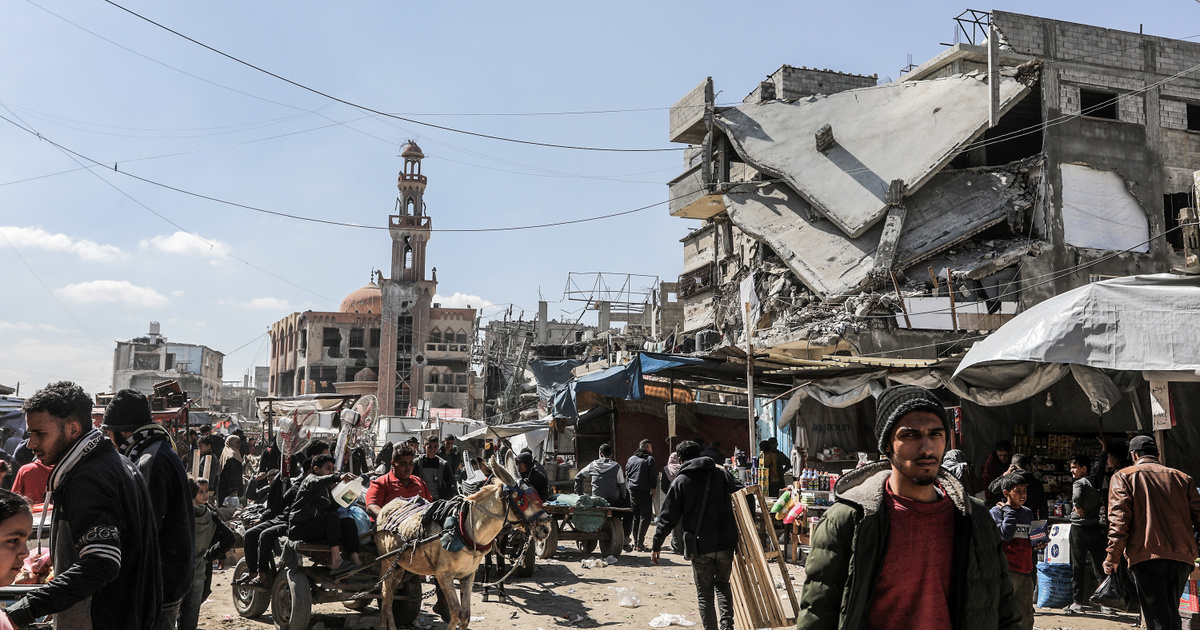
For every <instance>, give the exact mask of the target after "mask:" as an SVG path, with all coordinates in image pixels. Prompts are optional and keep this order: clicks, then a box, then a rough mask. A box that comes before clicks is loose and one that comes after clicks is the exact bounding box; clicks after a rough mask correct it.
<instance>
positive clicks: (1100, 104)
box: [1079, 88, 1119, 120]
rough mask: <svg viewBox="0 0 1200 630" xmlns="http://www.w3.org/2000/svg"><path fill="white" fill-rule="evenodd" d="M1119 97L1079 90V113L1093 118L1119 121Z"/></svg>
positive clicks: (1106, 93)
mask: <svg viewBox="0 0 1200 630" xmlns="http://www.w3.org/2000/svg"><path fill="white" fill-rule="evenodd" d="M1117 98H1118V97H1117V95H1116V94H1113V93H1111V92H1098V91H1096V90H1089V89H1086V88H1079V113H1080V114H1081V115H1083V116H1090V117H1092V118H1108V119H1110V120H1118V119H1119V116H1118V115H1117Z"/></svg>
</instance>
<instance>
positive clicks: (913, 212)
mask: <svg viewBox="0 0 1200 630" xmlns="http://www.w3.org/2000/svg"><path fill="white" fill-rule="evenodd" d="M990 23H991V25H992V26H994V27H995V31H996V34H997V42H996V46H995V49H994V50H993V53H992V54H993V56H994V57H995V58H996V59H997V60H998V63H996V64H995V66H996V71H995V74H994V75H993V76H991V77H989V64H988V46H987V35H986V26H985V27H984V29H985V30H984V31H983V32H982V36H981V37H978V38H975V39H974V43H970V42H968V43H960V44H956V45H954V46H951V47H949V48H948V49H947V50H946V51H945V52H943V53H942V54H940V55H938V56H937V57H935V58H934V59H931V60H929V61H928V62H926V63H924V64H922V65H920V66H918V67H915V68H912V69H911V70H910V71H909V72H907V73H906V74H904V75H903V76H901V78H900V80H898V81H894V82H890V83H883V84H879V85H876V77H875V76H874V75H872V76H862V75H853V74H846V73H840V72H834V71H830V70H817V69H811V68H795V67H791V66H786V65H785V66H783V67H781V68H780V69H779V70H777V71H776V72H774V73H773V74H771V75H770V76H769V77H768V78H767V79H766V80H765V81H763V82H761V83H760V84H759V86H758V87H756V88H755V89H754V90H753V91H752V92H751V93H750V94H749V95H748V96H747V97H746V98H745V99H744V101H743V103H742V104H740V105H737V106H734V107H720V106H717V105H716V104H715V101H714V86H713V84H712V80H711V79H706V80H705V81H704V82H702V83H701V84H700V85H699V86H697V87H696V88H695V89H693V90H692V91H691V92H689V93H688V94H687V95H686V96H684V97H683V98H682V99H681V100H680V101H679V102H678V103H676V105H675V106H674V107H673V108H672V111H671V118H670V140H671V141H673V142H679V143H686V144H688V145H689V146H688V149H687V150H686V152H685V161H684V166H685V170H684V172H683V173H682V174H681V175H679V176H678V177H676V178H675V179H674V180H672V181H671V182H670V184H669V190H670V212H671V214H672V215H673V216H677V217H681V218H687V219H691V220H694V221H699V225H698V226H697V228H696V229H695V230H694V231H693V232H692V233H691V234H689V235H688V236H687V237H685V238H684V239H682V242H683V245H684V272H683V274H681V275H680V277H679V282H678V286H679V297H680V299H681V300H682V302H683V308H684V324H683V332H684V333H685V334H686V335H688V336H690V337H692V338H693V339H694V340H695V344H696V349H697V350H710V349H713V348H717V347H721V346H728V345H739V344H740V345H741V346H742V347H744V346H745V341H746V340H745V334H744V332H743V331H744V321H743V319H744V309H743V304H744V302H743V300H742V298H741V297H740V296H739V286H740V285H741V283H742V282H743V281H744V280H746V278H747V277H750V276H753V280H752V282H753V289H754V293H755V296H756V298H757V300H758V302H759V305H760V306H759V309H758V310H757V311H756V312H755V313H754V316H755V317H756V318H757V319H756V321H754V322H752V323H753V324H755V329H756V332H755V333H754V338H753V341H754V346H755V348H756V349H759V348H761V349H763V350H764V351H770V352H775V353H778V354H781V355H784V356H791V357H795V358H802V359H820V358H821V357H822V356H826V355H833V354H840V355H860V354H862V355H866V354H877V355H886V356H903V357H911V358H936V357H938V356H946V355H947V354H949V353H951V352H954V351H957V350H960V349H961V348H963V347H965V346H968V345H969V344H970V342H971V340H972V339H974V338H977V336H976V337H972V336H971V335H969V334H965V333H967V332H968V331H969V332H970V333H971V334H975V333H979V332H982V333H986V332H987V331H991V330H995V329H996V328H998V327H999V326H1000V325H1001V324H1002V323H1003V322H1004V321H1007V320H1008V319H1010V318H1011V317H1012V316H1013V315H1014V314H1015V313H1016V312H1018V311H1019V310H1022V309H1024V308H1027V307H1028V306H1030V305H1032V304H1034V303H1037V302H1040V301H1042V300H1044V299H1046V298H1048V297H1050V296H1053V295H1056V294H1058V293H1061V292H1063V291H1066V290H1069V289H1071V288H1074V287H1077V286H1080V285H1082V284H1085V283H1087V282H1089V281H1092V280H1095V279H1097V278H1106V277H1113V276H1124V275H1130V274H1142V273H1154V272H1163V271H1168V270H1169V269H1170V268H1171V267H1172V265H1179V264H1180V263H1181V262H1182V259H1181V252H1182V237H1183V236H1182V233H1181V232H1182V231H1181V230H1179V229H1175V228H1177V226H1178V215H1179V211H1180V209H1181V208H1183V207H1185V206H1188V205H1191V202H1190V193H1189V191H1190V189H1191V186H1192V183H1193V175H1192V174H1193V172H1194V171H1196V170H1197V169H1200V135H1198V134H1197V131H1198V130H1200V81H1198V80H1197V79H1195V78H1191V77H1189V76H1185V73H1186V72H1187V71H1188V70H1189V69H1192V68H1193V67H1195V66H1197V65H1198V64H1200V44H1196V43H1192V42H1188V41H1180V40H1172V39H1166V38H1162V37H1153V36H1149V35H1142V34H1138V33H1127V32H1121V31H1115V30H1109V29H1104V28H1099V27H1094V26H1087V25H1082V24H1073V23H1069V22H1062V21H1056V20H1049V19H1044V18H1038V17H1032V16H1025V15H1018V14H1014V13H1007V12H1003V11H992V12H991V13H990ZM964 32H966V31H964ZM968 34H969V33H968ZM993 112H994V114H993ZM993 116H994V117H995V118H994V119H993ZM1083 265H1086V267H1083Z"/></svg>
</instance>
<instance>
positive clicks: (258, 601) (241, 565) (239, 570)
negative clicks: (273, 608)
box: [231, 558, 271, 619]
mask: <svg viewBox="0 0 1200 630" xmlns="http://www.w3.org/2000/svg"><path fill="white" fill-rule="evenodd" d="M249 572H250V571H249V569H248V568H247V567H246V559H245V558H242V559H240V560H238V563H237V566H236V567H234V568H233V579H235V580H236V579H238V578H240V577H242V576H243V575H246V574H248V573H249ZM231 589H232V590H233V609H234V610H236V611H237V612H238V614H239V615H241V616H243V617H245V618H247V619H252V618H254V617H257V616H259V615H261V614H263V613H264V612H267V607H268V606H270V605H271V594H270V593H266V592H264V591H260V590H256V589H253V588H245V587H242V586H232V587H231Z"/></svg>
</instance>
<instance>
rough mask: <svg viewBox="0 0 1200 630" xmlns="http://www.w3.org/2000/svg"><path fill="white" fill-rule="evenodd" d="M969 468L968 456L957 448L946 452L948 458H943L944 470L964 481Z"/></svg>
mask: <svg viewBox="0 0 1200 630" xmlns="http://www.w3.org/2000/svg"><path fill="white" fill-rule="evenodd" d="M968 467H969V465H968V464H967V461H966V456H965V455H963V452H962V451H960V450H958V449H956V448H954V449H950V450H948V451H946V456H945V457H943V458H942V468H945V469H946V470H949V471H950V473H951V474H953V475H954V476H955V478H957V479H962V476H963V473H965V472H966V469H967V468H968Z"/></svg>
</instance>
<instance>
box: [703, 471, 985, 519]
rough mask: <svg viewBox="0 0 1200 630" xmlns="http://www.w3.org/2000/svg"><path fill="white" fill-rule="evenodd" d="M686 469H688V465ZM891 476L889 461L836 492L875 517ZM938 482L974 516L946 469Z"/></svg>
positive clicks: (851, 477)
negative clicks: (884, 488) (884, 486)
mask: <svg viewBox="0 0 1200 630" xmlns="http://www.w3.org/2000/svg"><path fill="white" fill-rule="evenodd" d="M689 463H690V462H689ZM684 469H685V470H686V469H687V465H686V464H685V465H684ZM891 476H892V464H891V462H889V461H887V460H884V461H881V462H875V463H874V464H869V465H867V466H863V467H862V468H856V469H854V470H853V471H851V472H849V473H846V474H845V475H844V476H842V478H841V479H839V480H838V482H837V486H836V487H835V488H834V490H836V491H837V500H838V501H840V502H843V503H849V504H852V505H856V506H859V507H861V508H862V509H863V512H865V513H866V514H874V513H875V512H877V511H879V504H880V503H882V502H883V484H884V483H885V482H886V481H887V479H888V477H891ZM937 481H938V484H939V485H940V486H941V487H942V489H943V490H945V492H946V496H948V497H950V500H951V501H953V502H954V507H955V509H957V510H958V511H959V512H960V513H962V514H970V513H971V501H970V499H968V498H967V495H966V492H964V491H963V487H962V484H960V483H959V482H958V480H957V479H955V478H954V475H951V474H950V472H949V471H947V470H946V469H945V468H939V469H938V476H937Z"/></svg>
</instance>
